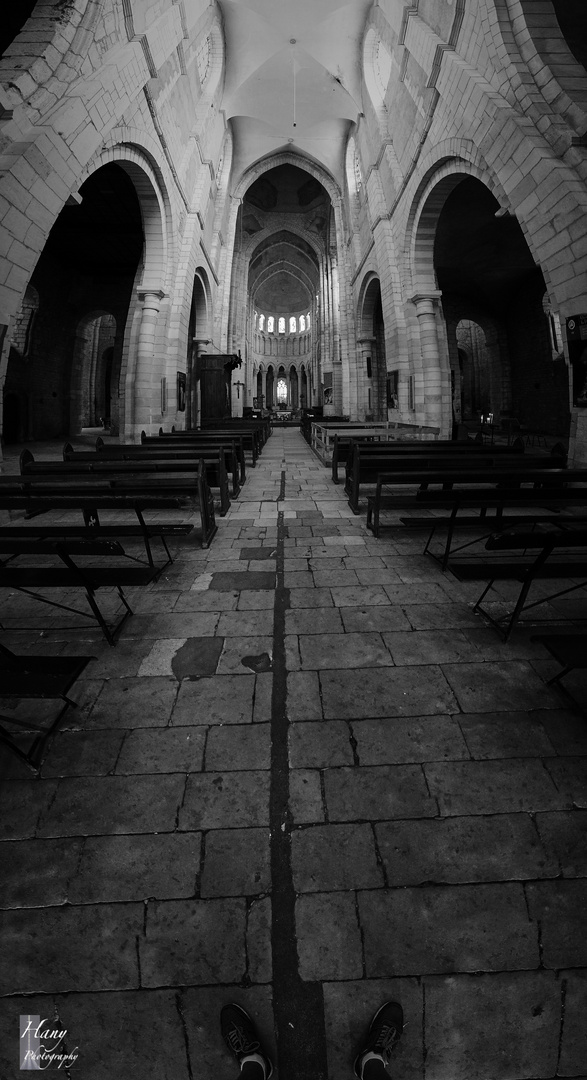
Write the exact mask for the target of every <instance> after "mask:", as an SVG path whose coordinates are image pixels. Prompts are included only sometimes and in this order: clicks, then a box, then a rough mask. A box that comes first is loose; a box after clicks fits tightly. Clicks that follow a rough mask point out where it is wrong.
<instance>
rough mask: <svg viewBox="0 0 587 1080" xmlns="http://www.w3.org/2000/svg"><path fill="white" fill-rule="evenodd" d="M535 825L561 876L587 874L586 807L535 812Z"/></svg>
mask: <svg viewBox="0 0 587 1080" xmlns="http://www.w3.org/2000/svg"><path fill="white" fill-rule="evenodd" d="M536 827H537V829H538V833H539V835H540V838H541V840H542V843H543V845H544V849H545V851H547V852H549V853H550V854H551V856H552V858H554V859H556V861H557V863H558V865H559V868H560V870H561V872H562V874H563V876H564V877H566V878H570V877H587V811H585V810H571V811H568V812H564V811H561V812H559V813H552V814H536Z"/></svg>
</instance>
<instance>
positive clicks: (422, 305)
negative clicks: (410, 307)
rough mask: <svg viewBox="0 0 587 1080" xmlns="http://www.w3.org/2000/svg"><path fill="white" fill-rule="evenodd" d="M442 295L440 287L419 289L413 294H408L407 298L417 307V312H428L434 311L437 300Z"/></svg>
mask: <svg viewBox="0 0 587 1080" xmlns="http://www.w3.org/2000/svg"><path fill="white" fill-rule="evenodd" d="M441 297H442V291H441V290H440V289H420V290H418V292H415V293H414V294H413V296H409V297H408V299H409V301H410V303H411V304H414V306H415V307H416V308H419V309H420V310H419V311H418V314H419V315H420V314H426V313H428V314H430V313H432V314H433V313H434V309H435V307H436V305H437V303H438V301H439V300H440V299H441Z"/></svg>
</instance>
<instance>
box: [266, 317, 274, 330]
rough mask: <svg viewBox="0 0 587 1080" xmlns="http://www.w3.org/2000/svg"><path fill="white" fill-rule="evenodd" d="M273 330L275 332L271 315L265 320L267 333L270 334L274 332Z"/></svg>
mask: <svg viewBox="0 0 587 1080" xmlns="http://www.w3.org/2000/svg"><path fill="white" fill-rule="evenodd" d="M274 330H275V319H274V318H273V315H270V316H269V318H268V319H267V333H268V334H272V333H273V332H274Z"/></svg>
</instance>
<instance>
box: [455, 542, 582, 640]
mask: <svg viewBox="0 0 587 1080" xmlns="http://www.w3.org/2000/svg"><path fill="white" fill-rule="evenodd" d="M485 547H486V549H487V550H488V551H492V552H500V551H505V552H507V553H508V557H507V558H506V557H502V558H498V559H488V558H474V559H470V560H458V559H455V560H453V559H451V561H450V562H449V569H450V570H451V571H452V573H453V574H454V575H455V577H456V578H458V580H459V581H484V582H486V585H485V587H484V589H483V591H482V593H481V595H480V596H479V599H478V600H477V602H476V603H475V606H474V608H473V611H475V612H477V611H479V612H481V614H482V615H483V616H484V617H485V618H486V619H487V620H488V621H489V622H490V623H491V624H492V626H494V627H495V628H496V629H497V630H498V631H499V633H500V634H501V635H502V637H503V640H504V641H508V639H509V637H510V635H511V633H512V631H513V630H514V628H515V626H516V625H517V623H518V621H519V619H520V616H521V615H522V612H523V611H530V610H531V609H532V608H535V607H537V606H538V605H539V604H544V603H546V602H547V601H550V600H555V599H557V598H558V597H560V596H566V595H568V594H569V593H571V592H574V591H576V590H577V589H581V588H583V587H584V586H585V585H586V584H587V529H585V528H581V527H579V528H569V527H565V528H559V529H556V528H552V529H549V530H546V529H536V530H532V531H529V530H528V529H525V528H523V529H520V530H515V529H514V530H509V531H507V532H503V533H497V534H494V535H493V536H490V537H489V539H488V540H487V543H486V545H485ZM532 551H533V552H535V554H534V555H531V554H529V552H532ZM511 552H514V553H516V552H520V553H523V554H519V555H517V556H514V557H513V558H512V556H511V554H510V553H511ZM577 579H579V580H577ZM548 580H549V581H552V582H558V583H559V585H558V586H556V587H555V591H554V592H552V593H549V594H548V595H542V596H540V597H539V598H538V599H537V600H533V601H532V602H530V603H528V602H527V601H528V595H529V592H530V589H531V587H532V585H533V583H534V582H535V581H548ZM496 581H516V582H520V592H519V594H518V598H517V600H516V603H515V606H514V608H513V610H512V611H511V612H508V613H507V614H506V615H502V616H499V617H498V618H494V616H493V615H491V613H490V612H489V611H487V609H486V608H484V607H483V606H482V604H483V600H484V599H485V597H486V596H487V593H488V592H489V591H490V589H491V588H492V587H493V585H494V583H495V582H496ZM569 581H570V582H572V584H566V585H565V586H564V588H560V584H561V583H563V582H569Z"/></svg>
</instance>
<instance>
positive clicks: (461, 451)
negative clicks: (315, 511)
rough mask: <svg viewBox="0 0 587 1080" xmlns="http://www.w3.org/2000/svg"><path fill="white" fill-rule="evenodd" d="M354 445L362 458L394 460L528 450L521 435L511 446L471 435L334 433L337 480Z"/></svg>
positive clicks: (477, 455)
mask: <svg viewBox="0 0 587 1080" xmlns="http://www.w3.org/2000/svg"><path fill="white" fill-rule="evenodd" d="M355 446H356V447H357V448H358V450H359V452H360V454H361V456H362V458H363V460H364V459H365V458H366V457H368V455H369V454H370V453H371V454H374V455H376V454H378V453H385V454H389V455H390V458H391V459H392V460H394V459H395V456H396V455H402V454H408V455H410V456H413V457H416V456H423V457H428V458H433V457H434V456H435V455H440V456H443V455H446V454H450V455H454V456H458V457H459V458H461V457H463V456H465V457H471V458H475V460H477V459H478V458H480V457H483V456H487V455H489V456H490V457H495V458H498V457H501V456H504V455H505V456H510V457H511V456H513V455H514V454H523V453H524V450H525V446H524V443H523V441H522V440H521V439H518V440H517V441H516V443H515V444H513V445H512V446H493V447H487V446H485V445H484V444H483V443H478V442H475V441H474V440H472V439H465V440H464V441H462V442H455V441H454V440H452V439H442V440H439V439H435V440H434V441H427V442H421V441H419V440H417V439H413V440H408V439H405V438H402V439H387V440H385V439H382V438H381V437H380V436H369V437H368V438H367V439H362V438H361V439H356V438H354V437H353V435H349V436H347V437H343V436H339V435H335V437H334V445H333V450H332V479H333V481H334V483H335V484H338V483H339V477H338V467H339V465H343V464H344V465H345V469H346V464H347V462H348V461H349V459H350V457H351V452H352V450H353V449H354V448H355Z"/></svg>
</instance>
